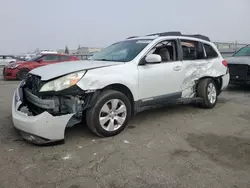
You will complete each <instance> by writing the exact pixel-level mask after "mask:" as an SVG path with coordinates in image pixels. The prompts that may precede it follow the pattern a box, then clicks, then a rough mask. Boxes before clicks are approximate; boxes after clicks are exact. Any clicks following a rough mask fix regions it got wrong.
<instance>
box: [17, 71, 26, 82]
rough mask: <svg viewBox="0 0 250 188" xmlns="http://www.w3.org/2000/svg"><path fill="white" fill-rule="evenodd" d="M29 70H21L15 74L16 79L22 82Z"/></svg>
mask: <svg viewBox="0 0 250 188" xmlns="http://www.w3.org/2000/svg"><path fill="white" fill-rule="evenodd" d="M28 72H29V70H28V69H21V70H20V71H19V72H18V73H17V76H16V77H17V79H18V80H23V79H25V77H26V75H27V74H28Z"/></svg>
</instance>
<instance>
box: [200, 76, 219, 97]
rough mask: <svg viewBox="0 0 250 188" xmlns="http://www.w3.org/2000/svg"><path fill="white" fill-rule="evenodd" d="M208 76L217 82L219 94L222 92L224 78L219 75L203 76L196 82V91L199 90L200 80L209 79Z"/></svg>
mask: <svg viewBox="0 0 250 188" xmlns="http://www.w3.org/2000/svg"><path fill="white" fill-rule="evenodd" d="M207 78H210V79H212V80H213V81H214V82H215V84H216V89H217V93H218V95H219V94H220V93H221V87H222V78H221V76H219V77H212V76H204V77H201V78H200V79H198V80H197V82H196V91H197V87H198V83H199V82H200V80H203V79H207Z"/></svg>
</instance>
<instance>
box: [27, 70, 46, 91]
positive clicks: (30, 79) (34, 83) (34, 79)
mask: <svg viewBox="0 0 250 188" xmlns="http://www.w3.org/2000/svg"><path fill="white" fill-rule="evenodd" d="M25 86H26V88H28V89H29V90H30V91H31V93H32V94H34V95H37V93H38V92H39V90H40V88H41V86H42V82H41V78H40V77H39V76H36V75H32V74H28V75H27V78H26V80H25Z"/></svg>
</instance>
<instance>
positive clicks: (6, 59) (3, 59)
mask: <svg viewBox="0 0 250 188" xmlns="http://www.w3.org/2000/svg"><path fill="white" fill-rule="evenodd" d="M10 62H16V58H15V57H14V56H11V55H0V66H5V65H8V64H9V63H10Z"/></svg>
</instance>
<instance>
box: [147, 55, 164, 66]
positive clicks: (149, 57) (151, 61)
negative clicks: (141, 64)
mask: <svg viewBox="0 0 250 188" xmlns="http://www.w3.org/2000/svg"><path fill="white" fill-rule="evenodd" d="M145 61H146V62H147V63H149V64H154V63H161V61H162V59H161V56H160V55H157V54H149V55H147V56H146V58H145Z"/></svg>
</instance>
